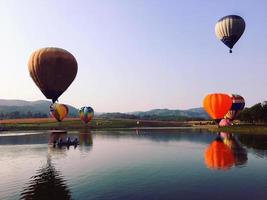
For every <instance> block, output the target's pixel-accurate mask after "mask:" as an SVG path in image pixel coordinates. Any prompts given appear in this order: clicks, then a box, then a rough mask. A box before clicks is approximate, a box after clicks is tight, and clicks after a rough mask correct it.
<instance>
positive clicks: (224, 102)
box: [203, 93, 232, 122]
mask: <svg viewBox="0 0 267 200" xmlns="http://www.w3.org/2000/svg"><path fill="white" fill-rule="evenodd" d="M231 106H232V100H231V98H230V97H229V96H228V95H227V94H221V93H214V94H209V95H207V96H206V97H205V98H204V100H203V107H204V109H205V110H206V112H207V113H208V114H209V115H210V117H211V118H212V119H214V120H215V121H217V122H219V121H220V120H221V119H222V118H223V117H224V116H225V114H226V113H227V112H228V111H229V109H230V108H231Z"/></svg>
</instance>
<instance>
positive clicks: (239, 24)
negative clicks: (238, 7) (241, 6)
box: [215, 15, 246, 53]
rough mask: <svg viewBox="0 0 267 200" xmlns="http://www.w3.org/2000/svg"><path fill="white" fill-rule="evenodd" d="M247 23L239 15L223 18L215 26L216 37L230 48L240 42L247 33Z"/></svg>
mask: <svg viewBox="0 0 267 200" xmlns="http://www.w3.org/2000/svg"><path fill="white" fill-rule="evenodd" d="M245 27H246V23H245V21H244V19H243V18H242V17H240V16H238V15H228V16H225V17H223V18H221V19H220V20H219V21H218V22H217V23H216V25H215V33H216V36H217V37H218V38H219V39H220V40H221V41H222V42H223V43H224V44H225V45H226V46H228V47H229V48H230V53H232V48H233V46H234V45H235V43H236V42H237V41H238V40H239V38H240V37H241V36H242V34H243V33H244V31H245Z"/></svg>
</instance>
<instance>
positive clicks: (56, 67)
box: [28, 47, 78, 103]
mask: <svg viewBox="0 0 267 200" xmlns="http://www.w3.org/2000/svg"><path fill="white" fill-rule="evenodd" d="M28 68H29V72H30V76H31V77H32V79H33V81H34V82H35V84H36V85H37V86H38V88H39V89H40V90H41V91H42V93H43V94H44V95H45V97H46V98H47V99H52V101H53V103H54V102H55V101H57V99H58V98H59V96H60V95H61V94H62V93H63V92H64V91H65V90H66V89H67V88H68V87H69V86H70V84H71V83H72V81H73V80H74V79H75V77H76V74H77V70H78V64H77V61H76V59H75V58H74V56H73V55H72V54H71V53H69V52H68V51H66V50H64V49H60V48H55V47H49V48H42V49H39V50H37V51H35V52H33V53H32V55H31V57H30V59H29V62H28Z"/></svg>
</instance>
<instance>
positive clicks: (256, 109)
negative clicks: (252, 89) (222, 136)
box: [237, 101, 267, 123]
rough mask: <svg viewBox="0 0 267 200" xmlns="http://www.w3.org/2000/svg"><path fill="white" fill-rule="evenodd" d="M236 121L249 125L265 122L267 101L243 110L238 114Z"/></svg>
mask: <svg viewBox="0 0 267 200" xmlns="http://www.w3.org/2000/svg"><path fill="white" fill-rule="evenodd" d="M237 119H239V120H240V121H244V122H249V123H266V122H267V101H264V102H263V103H257V104H255V105H254V106H252V107H250V108H245V109H244V110H242V111H241V112H240V114H239V115H238V117H237Z"/></svg>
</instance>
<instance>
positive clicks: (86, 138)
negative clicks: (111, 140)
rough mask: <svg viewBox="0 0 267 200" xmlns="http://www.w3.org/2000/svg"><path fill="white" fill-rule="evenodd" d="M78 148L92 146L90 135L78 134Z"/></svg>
mask: <svg viewBox="0 0 267 200" xmlns="http://www.w3.org/2000/svg"><path fill="white" fill-rule="evenodd" d="M79 142H80V146H92V145H93V137H92V134H91V133H80V137H79Z"/></svg>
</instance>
